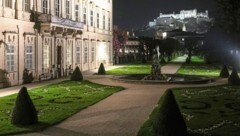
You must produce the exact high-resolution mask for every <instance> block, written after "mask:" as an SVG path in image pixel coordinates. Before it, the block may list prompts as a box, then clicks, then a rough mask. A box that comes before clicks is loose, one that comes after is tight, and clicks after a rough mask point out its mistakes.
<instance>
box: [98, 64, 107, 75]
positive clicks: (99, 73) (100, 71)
mask: <svg viewBox="0 0 240 136" xmlns="http://www.w3.org/2000/svg"><path fill="white" fill-rule="evenodd" d="M98 75H106V71H105V68H104V65H103V63H101V64H100V66H99V68H98Z"/></svg>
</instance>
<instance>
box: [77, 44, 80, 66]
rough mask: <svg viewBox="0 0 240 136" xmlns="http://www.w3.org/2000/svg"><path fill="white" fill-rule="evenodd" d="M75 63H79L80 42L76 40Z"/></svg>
mask: <svg viewBox="0 0 240 136" xmlns="http://www.w3.org/2000/svg"><path fill="white" fill-rule="evenodd" d="M76 63H77V64H80V63H81V42H78V43H77V46H76Z"/></svg>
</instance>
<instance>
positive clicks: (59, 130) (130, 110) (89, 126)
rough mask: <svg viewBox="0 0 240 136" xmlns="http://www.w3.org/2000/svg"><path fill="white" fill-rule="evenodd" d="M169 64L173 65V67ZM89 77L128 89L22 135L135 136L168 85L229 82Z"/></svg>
mask: <svg viewBox="0 0 240 136" xmlns="http://www.w3.org/2000/svg"><path fill="white" fill-rule="evenodd" d="M179 65H181V64H175V65H170V64H169V65H166V66H164V67H163V70H162V72H163V73H173V72H174V71H177V69H178V68H179V67H180V66H179ZM169 66H171V69H170V67H169ZM173 67H175V68H173ZM168 70H169V71H168ZM87 79H88V80H90V81H92V82H95V83H100V84H105V85H115V86H123V87H125V88H126V89H125V90H123V91H120V92H118V93H115V94H113V95H112V96H110V97H108V98H106V99H104V100H103V101H101V102H99V103H97V104H95V105H93V106H90V107H89V108H86V109H84V110H82V111H81V112H79V113H77V114H75V115H74V116H72V117H70V118H68V119H67V120H65V121H63V122H62V123H60V124H58V125H55V126H53V127H50V128H48V129H46V130H44V131H41V132H37V133H30V134H23V135H24V136H135V135H137V132H138V130H139V128H140V127H141V126H142V124H143V123H144V122H145V121H146V120H147V119H148V116H149V115H150V113H151V112H152V111H153V109H154V108H155V107H156V106H157V103H158V101H159V98H160V97H161V96H162V94H163V93H164V92H165V91H166V90H167V89H168V88H173V87H190V86H195V87H197V86H210V85H219V84H224V83H226V80H218V82H215V83H212V84H206V85H146V84H129V83H123V82H118V81H113V80H111V79H109V78H106V77H104V76H94V75H93V76H87Z"/></svg>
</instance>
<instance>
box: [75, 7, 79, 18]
mask: <svg viewBox="0 0 240 136" xmlns="http://www.w3.org/2000/svg"><path fill="white" fill-rule="evenodd" d="M75 19H76V21H79V6H78V5H75Z"/></svg>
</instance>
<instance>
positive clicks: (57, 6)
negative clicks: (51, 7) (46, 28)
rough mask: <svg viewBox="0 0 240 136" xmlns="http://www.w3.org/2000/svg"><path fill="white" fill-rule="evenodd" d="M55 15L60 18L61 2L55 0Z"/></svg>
mask: <svg viewBox="0 0 240 136" xmlns="http://www.w3.org/2000/svg"><path fill="white" fill-rule="evenodd" d="M55 15H56V16H58V17H60V0H55Z"/></svg>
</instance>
